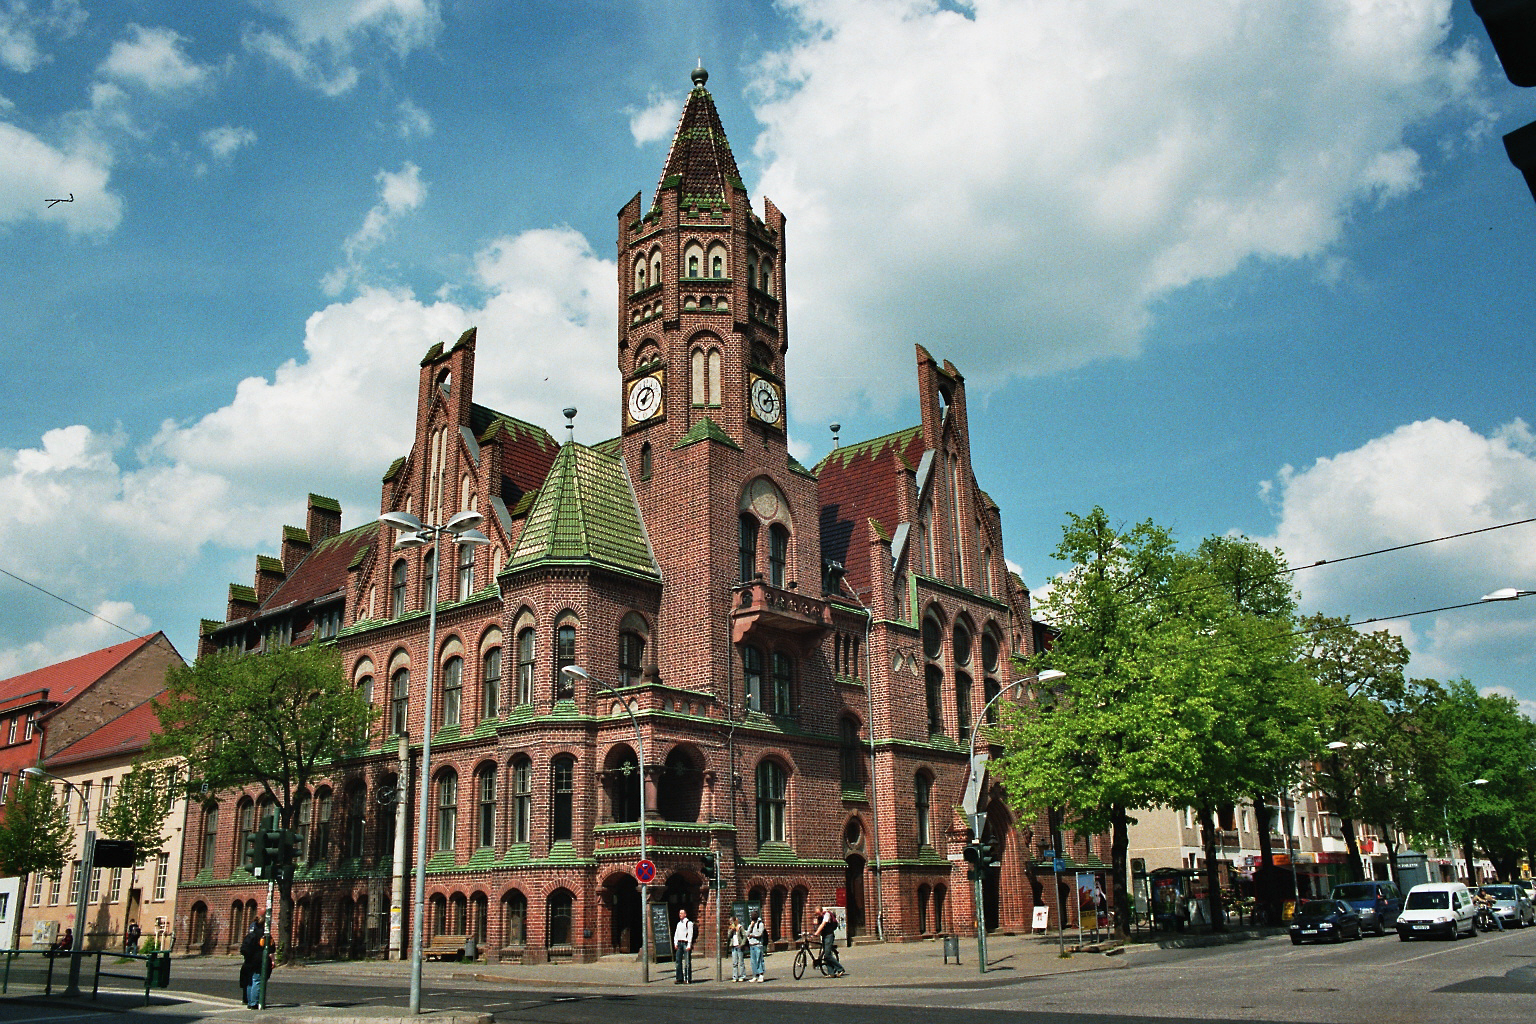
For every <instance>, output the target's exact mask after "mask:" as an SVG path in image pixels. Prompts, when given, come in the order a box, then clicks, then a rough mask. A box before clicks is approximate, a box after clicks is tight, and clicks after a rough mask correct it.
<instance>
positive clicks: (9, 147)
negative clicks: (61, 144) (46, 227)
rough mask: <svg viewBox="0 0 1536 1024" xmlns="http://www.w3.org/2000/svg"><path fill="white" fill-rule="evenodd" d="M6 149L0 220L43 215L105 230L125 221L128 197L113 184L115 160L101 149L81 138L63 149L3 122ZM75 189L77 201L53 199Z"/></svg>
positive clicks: (78, 229) (1, 141) (0, 133)
mask: <svg viewBox="0 0 1536 1024" xmlns="http://www.w3.org/2000/svg"><path fill="white" fill-rule="evenodd" d="M0 153H4V154H5V159H3V160H0V224H12V223H19V222H22V221H30V220H37V221H42V222H44V223H51V224H61V225H63V226H64V227H65V228H66V229H67V230H68V231H69V232H70V234H74V235H100V234H104V233H106V232H109V231H111V230H112V229H114V228H116V227H117V225H118V222H119V221H121V220H122V217H123V201H122V198H121V197H120V196H118V195H117V194H116V193H115V192H111V191H109V190H108V188H107V180H108V178H109V177H110V176H111V159H110V156H109V155H108V154H106V153H105V152H103V151H102V150H100V149H99V148H97V147H94V146H91V145H89V144H87V143H85V142H80V143H77V144H73V145H71V146H70V147H69V148H63V149H61V148H58V147H56V146H53V145H50V144H49V143H47V142H44V141H43V140H42V139H40V138H38V137H37V136H36V135H33V134H32V133H31V132H28V131H25V130H23V129H21V128H18V127H16V126H15V125H11V124H5V123H3V122H0ZM70 194H73V195H74V197H75V198H74V201H73V202H65V203H56V204H54V205H52V206H49V205H48V203H47V200H49V199H63V198H66V197H67V196H69V195H70Z"/></svg>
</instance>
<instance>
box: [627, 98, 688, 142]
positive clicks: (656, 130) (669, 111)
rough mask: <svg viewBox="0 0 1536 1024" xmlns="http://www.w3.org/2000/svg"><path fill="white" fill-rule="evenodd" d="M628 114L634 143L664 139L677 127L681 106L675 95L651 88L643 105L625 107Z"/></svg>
mask: <svg viewBox="0 0 1536 1024" xmlns="http://www.w3.org/2000/svg"><path fill="white" fill-rule="evenodd" d="M624 112H625V113H626V114H628V115H629V133H630V134H631V135H633V136H634V137H635V145H637V146H643V145H645V144H646V143H648V142H657V141H659V140H661V139H665V138H667V137H668V135H669V134H670V133H671V131H672V129H673V128H675V127H677V118H678V115H679V114H680V113H681V112H682V107H681V105H680V104H679V102H678V99H677V97H676V96H674V95H672V94H670V93H666V92H663V91H661V90H657V89H653V90H651V93H650V95H648V96H647V97H646V99H645V106H644V107H626V108H625V110H624Z"/></svg>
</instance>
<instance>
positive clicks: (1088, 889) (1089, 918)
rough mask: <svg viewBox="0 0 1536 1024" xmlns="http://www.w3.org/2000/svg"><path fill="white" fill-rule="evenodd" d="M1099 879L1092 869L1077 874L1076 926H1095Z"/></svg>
mask: <svg viewBox="0 0 1536 1024" xmlns="http://www.w3.org/2000/svg"><path fill="white" fill-rule="evenodd" d="M1098 891H1099V879H1098V876H1097V875H1095V874H1094V873H1093V872H1092V871H1082V872H1079V873H1078V876H1077V927H1078V930H1079V931H1081V930H1082V929H1084V928H1097V927H1098V925H1099V909H1098V899H1097V894H1098Z"/></svg>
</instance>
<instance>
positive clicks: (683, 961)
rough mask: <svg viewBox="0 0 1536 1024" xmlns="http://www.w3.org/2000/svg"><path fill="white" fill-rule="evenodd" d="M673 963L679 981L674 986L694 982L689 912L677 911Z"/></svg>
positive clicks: (673, 940) (673, 935)
mask: <svg viewBox="0 0 1536 1024" xmlns="http://www.w3.org/2000/svg"><path fill="white" fill-rule="evenodd" d="M672 963H673V966H675V967H676V968H677V980H676V981H674V982H673V983H672V984H674V985H686V984H688V983H689V982H691V981H693V922H692V921H690V920H688V911H687V910H686V909H684V908H682V907H679V908H678V911H677V927H676V928H675V929H673V931H672Z"/></svg>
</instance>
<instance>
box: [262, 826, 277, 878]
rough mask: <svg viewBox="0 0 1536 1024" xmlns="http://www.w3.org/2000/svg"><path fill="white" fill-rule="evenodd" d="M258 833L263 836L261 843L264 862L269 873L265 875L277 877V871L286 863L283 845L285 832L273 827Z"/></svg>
mask: <svg viewBox="0 0 1536 1024" xmlns="http://www.w3.org/2000/svg"><path fill="white" fill-rule="evenodd" d="M257 834H258V835H259V836H261V839H260V845H261V859H262V863H263V864H264V865H265V866H266V868H267V869H268V875H266V876H264V877H275V876H276V872H277V871H278V870H279V869H280V868H282V866H283V863H284V862H283V845H282V837H283V834H282V833H281V832H279V831H277V830H276V829H272V830H269V831H266V832H259V833H257Z"/></svg>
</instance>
